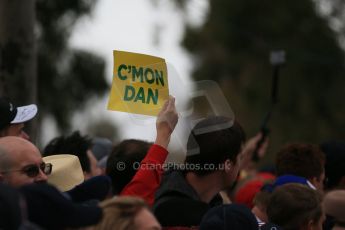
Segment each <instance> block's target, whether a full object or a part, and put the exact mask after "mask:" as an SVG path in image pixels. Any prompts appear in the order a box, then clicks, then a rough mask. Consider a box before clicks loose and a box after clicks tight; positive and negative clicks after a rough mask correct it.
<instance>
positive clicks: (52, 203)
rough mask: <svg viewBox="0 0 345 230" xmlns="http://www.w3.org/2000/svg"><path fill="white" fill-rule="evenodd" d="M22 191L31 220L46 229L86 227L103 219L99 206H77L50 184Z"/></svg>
mask: <svg viewBox="0 0 345 230" xmlns="http://www.w3.org/2000/svg"><path fill="white" fill-rule="evenodd" d="M20 191H21V192H22V194H23V195H24V197H25V199H26V203H27V209H28V216H29V220H30V221H31V222H33V223H35V224H37V225H39V226H41V227H43V228H45V229H64V228H78V227H85V226H90V225H95V224H97V223H98V222H99V221H100V220H101V218H102V209H101V208H100V207H98V206H97V205H83V204H76V203H74V202H73V201H71V200H70V199H68V198H67V197H66V196H65V195H63V194H62V193H61V192H60V191H58V190H57V189H56V188H55V187H53V186H51V185H49V184H43V183H42V184H31V185H26V186H23V187H21V188H20Z"/></svg>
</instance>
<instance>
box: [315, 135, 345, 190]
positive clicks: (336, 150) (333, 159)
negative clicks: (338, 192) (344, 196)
mask: <svg viewBox="0 0 345 230" xmlns="http://www.w3.org/2000/svg"><path fill="white" fill-rule="evenodd" d="M320 147H321V149H322V151H323V152H324V153H325V156H326V164H325V176H326V178H327V181H326V183H325V188H326V189H333V188H335V187H337V186H339V183H340V181H341V179H342V178H343V177H344V176H345V171H344V168H345V142H342V141H328V142H325V143H323V144H321V146H320Z"/></svg>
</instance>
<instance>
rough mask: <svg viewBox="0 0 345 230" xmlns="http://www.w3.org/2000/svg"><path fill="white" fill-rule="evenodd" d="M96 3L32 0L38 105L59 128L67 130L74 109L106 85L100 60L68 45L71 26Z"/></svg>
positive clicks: (87, 1) (99, 93)
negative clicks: (35, 24)
mask: <svg viewBox="0 0 345 230" xmlns="http://www.w3.org/2000/svg"><path fill="white" fill-rule="evenodd" d="M96 3H97V1H93V0H59V1H45V0H37V1H36V9H37V31H38V64H39V65H38V84H39V86H38V104H39V109H40V113H41V115H43V116H44V115H46V114H50V115H52V116H53V117H54V118H55V120H56V121H57V124H58V127H59V128H60V130H61V131H66V130H68V129H69V127H70V117H71V115H72V114H73V112H74V111H75V110H78V109H81V108H83V106H84V105H85V103H86V101H87V100H88V99H90V98H91V97H94V96H100V95H101V94H102V93H104V92H105V90H106V89H108V87H109V86H108V84H107V82H106V80H105V74H104V71H105V69H104V68H105V62H104V60H103V59H102V58H101V57H98V56H96V55H94V54H92V53H90V52H87V51H83V50H74V49H71V48H70V47H69V46H68V39H69V37H70V34H71V32H72V30H73V28H74V25H75V24H76V22H77V21H78V20H79V19H80V18H81V17H83V16H87V15H89V14H90V13H91V11H92V9H93V8H94V6H95V4H96Z"/></svg>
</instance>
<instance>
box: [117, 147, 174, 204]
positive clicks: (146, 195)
mask: <svg viewBox="0 0 345 230" xmlns="http://www.w3.org/2000/svg"><path fill="white" fill-rule="evenodd" d="M167 156H168V151H167V150H166V149H165V148H163V147H161V146H159V145H155V144H153V145H152V146H151V148H150V149H149V151H148V153H147V155H146V156H145V158H144V159H143V160H142V161H141V163H140V168H139V170H138V171H137V173H136V174H135V175H134V177H133V179H132V180H131V181H130V182H129V183H128V184H127V185H126V187H124V189H123V190H122V192H121V194H120V195H121V196H124V195H127V196H137V197H141V198H143V199H144V200H145V201H146V202H147V203H148V204H149V205H150V206H152V205H153V202H154V196H155V193H156V190H157V189H158V187H159V185H160V183H161V180H162V174H163V172H164V170H163V164H164V162H165V160H166V158H167Z"/></svg>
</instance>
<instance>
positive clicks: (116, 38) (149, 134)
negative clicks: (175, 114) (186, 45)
mask: <svg viewBox="0 0 345 230" xmlns="http://www.w3.org/2000/svg"><path fill="white" fill-rule="evenodd" d="M206 10H207V1H206V0H192V1H190V3H189V5H188V7H187V11H188V12H189V13H188V14H187V16H186V15H185V14H183V13H182V12H181V11H179V10H177V9H176V7H175V6H174V5H173V4H172V1H171V0H160V1H154V0H126V1H125V0H99V2H98V4H97V5H96V8H95V9H94V11H93V14H92V16H91V17H87V18H85V19H82V20H81V21H80V22H78V24H77V26H76V28H75V30H74V32H73V34H72V37H71V40H70V45H71V46H72V47H74V48H82V49H86V50H89V51H92V52H94V53H96V54H98V55H100V56H102V57H103V58H104V59H105V60H106V64H107V67H106V76H107V79H108V81H109V83H111V81H112V75H113V74H112V68H113V56H112V55H113V53H112V51H113V50H122V51H130V52H137V53H144V54H149V55H154V56H159V57H162V58H165V60H166V62H167V64H168V75H169V90H170V94H172V95H174V96H175V97H176V99H177V103H178V104H182V102H183V100H185V98H186V95H187V94H188V90H190V87H189V86H188V84H189V80H190V78H189V76H190V72H191V70H192V61H191V58H190V57H189V55H188V53H187V52H186V51H184V50H183V48H182V47H181V46H180V41H181V38H182V37H183V26H184V24H183V23H184V19H186V20H188V21H189V22H191V23H193V24H194V25H200V24H201V23H202V21H203V18H204V16H205V13H206ZM106 95H107V96H106V97H105V98H104V99H103V100H102V101H101V102H100V103H97V104H96V105H90V106H91V107H93V108H92V109H91V110H90V109H89V108H88V110H87V111H91V112H90V114H92V115H91V117H97V118H99V117H107V118H110V119H111V120H114V122H115V123H116V125H117V126H118V128H119V131H120V132H119V133H120V134H121V137H122V138H123V139H124V138H138V139H145V140H150V141H153V140H154V138H155V125H154V121H155V119H154V118H151V119H149V117H146V116H140V115H130V114H127V113H121V112H113V111H108V110H106V107H107V103H108V93H107V94H106ZM90 106H89V107H90ZM77 116H78V117H77V118H75V119H74V120H75V128H79V129H81V130H82V129H83V128H84V127H83V126H85V122H84V121H83V120H84V119H79V117H80V114H78V115H77ZM143 134H145V136H143ZM49 138H50V137H47V139H49ZM175 139H176V137H175Z"/></svg>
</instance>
